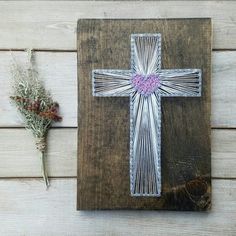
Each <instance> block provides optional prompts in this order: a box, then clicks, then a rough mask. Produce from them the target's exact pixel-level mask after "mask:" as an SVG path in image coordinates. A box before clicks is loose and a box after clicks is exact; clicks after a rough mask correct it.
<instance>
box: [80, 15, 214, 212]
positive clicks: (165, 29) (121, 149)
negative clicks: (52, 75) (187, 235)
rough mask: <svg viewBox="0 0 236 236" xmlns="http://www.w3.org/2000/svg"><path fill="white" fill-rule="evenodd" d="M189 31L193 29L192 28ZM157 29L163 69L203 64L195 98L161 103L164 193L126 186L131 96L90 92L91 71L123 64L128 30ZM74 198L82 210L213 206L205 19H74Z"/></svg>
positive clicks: (208, 29) (125, 63)
mask: <svg viewBox="0 0 236 236" xmlns="http://www.w3.org/2000/svg"><path fill="white" fill-rule="evenodd" d="M193 29H194V30H193ZM156 32H160V33H161V34H162V68H165V69H167V68H201V69H202V71H203V88H202V89H203V92H202V97H201V98H188V99H186V98H171V99H170V98H168V99H163V102H162V185H163V187H162V196H161V197H160V198H151V197H149V198H145V197H139V198H134V197H131V196H130V191H129V145H128V144H129V99H128V98H94V97H92V85H91V71H92V69H111V68H112V69H129V63H130V34H132V33H156ZM78 62H79V63H78V71H79V74H78V78H79V135H78V143H79V154H78V204H77V207H78V209H80V210H87V209H169V210H208V209H209V208H210V206H211V179H210V176H211V174H210V172H211V167H210V166H211V159H210V155H211V148H210V146H211V145H210V97H211V96H210V87H211V85H210V77H211V21H210V19H188V20H186V19H185V20H184V19H169V20H80V21H79V23H78Z"/></svg>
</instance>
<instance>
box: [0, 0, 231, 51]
mask: <svg viewBox="0 0 236 236" xmlns="http://www.w3.org/2000/svg"><path fill="white" fill-rule="evenodd" d="M235 11H236V2H234V1H150V2H149V1H147V2H143V1H116V2H112V1H111V2H107V1H96V2H94V1H89V2H88V1H81V2H76V1H58V2H57V1H53V2H50V1H46V2H43V1H42V2H38V1H33V2H30V1H1V2H0V15H1V22H0V32H1V37H0V48H1V49H8V48H26V47H32V48H39V49H56V50H58V49H61V50H76V21H77V20H78V19H79V18H189V17H211V18H212V19H213V22H214V24H213V26H214V30H213V31H214V41H213V48H221V49H224V48H228V49H232V48H236V27H235V26H236V14H235Z"/></svg>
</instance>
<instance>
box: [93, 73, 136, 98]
mask: <svg viewBox="0 0 236 236" xmlns="http://www.w3.org/2000/svg"><path fill="white" fill-rule="evenodd" d="M92 80H93V96H98V97H122V96H123V97H128V96H130V94H131V92H133V90H134V89H133V86H132V85H131V71H130V70H93V71H92Z"/></svg>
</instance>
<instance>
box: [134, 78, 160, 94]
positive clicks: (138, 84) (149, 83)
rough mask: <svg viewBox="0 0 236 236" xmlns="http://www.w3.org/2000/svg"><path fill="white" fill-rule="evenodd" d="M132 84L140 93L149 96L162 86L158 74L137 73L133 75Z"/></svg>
mask: <svg viewBox="0 0 236 236" xmlns="http://www.w3.org/2000/svg"><path fill="white" fill-rule="evenodd" d="M132 84H133V86H134V88H135V89H136V91H137V92H138V93H140V94H142V95H144V96H148V95H150V94H152V93H153V92H155V91H156V90H157V89H158V88H159V87H160V77H159V76H158V75H156V74H150V75H146V76H144V75H139V74H135V75H133V76H132Z"/></svg>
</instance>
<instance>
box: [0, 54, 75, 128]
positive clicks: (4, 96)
mask: <svg viewBox="0 0 236 236" xmlns="http://www.w3.org/2000/svg"><path fill="white" fill-rule="evenodd" d="M12 54H13V56H14V57H15V58H16V60H17V61H19V62H20V63H21V64H24V63H26V56H27V55H26V53H24V52H13V53H12ZM11 60H12V56H11V53H10V52H1V53H0V88H1V91H0V95H1V101H0V113H1V116H0V126H1V127H19V126H21V127H22V119H21V117H20V115H19V114H18V113H17V111H16V108H15V107H14V106H13V105H12V104H10V100H9V96H10V95H11V73H10V65H11ZM35 60H36V64H37V69H38V73H39V75H40V78H41V79H42V80H43V81H44V83H45V86H46V88H47V89H49V91H50V92H51V93H52V95H53V97H54V99H55V100H56V101H58V102H59V104H60V114H61V115H62V117H63V120H62V122H58V123H55V125H54V126H59V127H76V126H77V102H76V101H77V90H76V87H77V79H76V76H77V75H76V63H77V62H76V54H75V53H69V52H68V53H56V52H55V53H50V52H38V53H36V54H35Z"/></svg>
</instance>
